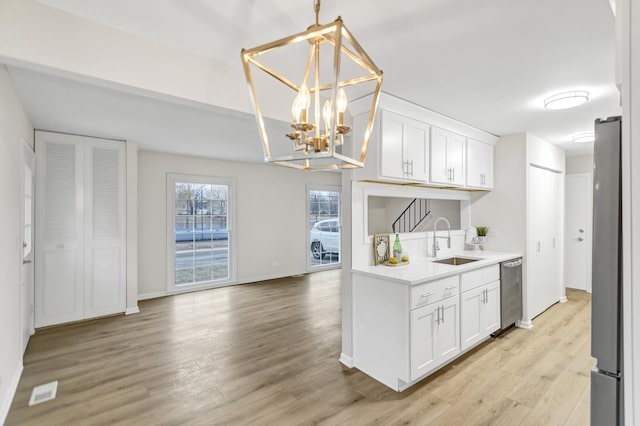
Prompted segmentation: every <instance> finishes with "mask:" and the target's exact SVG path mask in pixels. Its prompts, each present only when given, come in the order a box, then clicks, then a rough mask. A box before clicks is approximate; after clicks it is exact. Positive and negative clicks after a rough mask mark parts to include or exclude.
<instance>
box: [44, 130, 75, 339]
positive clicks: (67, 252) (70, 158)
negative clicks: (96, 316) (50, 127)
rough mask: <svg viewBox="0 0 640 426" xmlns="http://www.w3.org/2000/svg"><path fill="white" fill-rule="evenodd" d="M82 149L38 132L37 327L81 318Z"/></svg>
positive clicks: (55, 135)
mask: <svg viewBox="0 0 640 426" xmlns="http://www.w3.org/2000/svg"><path fill="white" fill-rule="evenodd" d="M81 148H82V145H80V144H79V143H78V142H77V141H76V140H74V139H73V138H70V137H69V136H68V135H63V134H60V133H48V132H36V153H37V155H36V170H37V173H36V179H37V182H36V206H37V211H36V229H35V231H36V245H35V247H36V251H37V252H36V260H37V262H36V268H35V271H36V279H35V325H36V327H44V326H47V325H52V324H60V323H63V322H69V321H77V320H80V319H82V318H83V314H84V308H83V304H84V301H83V296H84V289H83V255H82V253H83V239H84V226H83V223H84V220H83V209H84V207H83V206H84V199H83V191H82V181H83V171H82V167H81V165H82V150H81Z"/></svg>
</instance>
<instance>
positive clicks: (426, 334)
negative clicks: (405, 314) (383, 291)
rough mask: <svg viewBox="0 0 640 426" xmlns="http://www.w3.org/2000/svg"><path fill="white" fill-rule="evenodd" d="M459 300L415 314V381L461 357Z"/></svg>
mask: <svg viewBox="0 0 640 426" xmlns="http://www.w3.org/2000/svg"><path fill="white" fill-rule="evenodd" d="M459 307H460V301H459V299H458V296H457V295H456V296H452V297H449V298H448V299H445V300H442V301H440V302H436V303H432V304H430V305H427V306H423V307H422V308H418V309H414V310H413V311H411V380H415V379H417V378H419V377H420V376H423V375H424V374H426V373H428V372H430V371H431V370H433V369H435V368H436V367H437V366H439V365H442V364H443V363H445V362H446V361H448V360H450V359H452V358H453V357H455V356H456V355H458V354H459V353H460V327H459V319H458V318H459V315H460V314H459Z"/></svg>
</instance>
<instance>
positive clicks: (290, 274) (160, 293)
mask: <svg viewBox="0 0 640 426" xmlns="http://www.w3.org/2000/svg"><path fill="white" fill-rule="evenodd" d="M313 272H316V271H313ZM313 272H311V273H313ZM317 272H320V271H317ZM307 274H308V272H307V271H299V272H287V273H283V274H274V275H262V276H258V277H252V278H246V279H243V280H237V281H234V282H232V283H216V282H214V283H205V285H203V286H202V287H187V288H184V289H178V290H176V291H158V292H154V293H143V294H140V295H138V301H140V300H149V299H157V298H158V297H167V296H175V295H178V294H183V293H191V292H194V291H202V290H212V289H215V288H221V287H230V286H234V285H242V284H255V283H258V282H261V281H269V280H276V279H280V278H288V277H295V276H300V275H307Z"/></svg>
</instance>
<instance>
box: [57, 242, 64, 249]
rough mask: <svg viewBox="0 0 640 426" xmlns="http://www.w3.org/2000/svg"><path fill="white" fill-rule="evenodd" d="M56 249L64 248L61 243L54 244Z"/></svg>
mask: <svg viewBox="0 0 640 426" xmlns="http://www.w3.org/2000/svg"><path fill="white" fill-rule="evenodd" d="M56 248H60V249H61V248H64V244H62V243H58V244H56Z"/></svg>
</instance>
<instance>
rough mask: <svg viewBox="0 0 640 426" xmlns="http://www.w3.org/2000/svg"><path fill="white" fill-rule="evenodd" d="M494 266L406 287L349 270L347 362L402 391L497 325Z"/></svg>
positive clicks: (497, 280) (497, 287)
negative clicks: (350, 347) (350, 322)
mask: <svg viewBox="0 0 640 426" xmlns="http://www.w3.org/2000/svg"><path fill="white" fill-rule="evenodd" d="M499 274H500V266H499V265H498V264H493V265H489V266H484V267H480V268H476V269H472V270H470V271H467V272H463V273H459V274H455V275H450V276H448V277H445V278H440V279H436V280H433V281H428V282H426V283H422V284H417V285H409V284H403V283H400V282H397V281H394V280H392V279H387V278H385V277H382V276H372V275H369V274H365V273H359V272H355V271H354V273H353V275H352V276H353V316H352V318H353V360H352V362H353V366H355V367H356V368H358V369H359V370H360V371H362V372H364V373H366V374H368V375H369V376H371V377H373V378H374V379H376V380H378V381H379V382H381V383H383V384H385V385H387V386H389V387H390V388H392V389H394V390H396V391H403V390H405V389H407V388H408V387H409V386H411V385H412V384H414V383H416V382H417V381H419V380H421V379H422V378H424V377H426V376H427V375H429V374H430V373H432V372H434V371H435V370H437V369H438V368H440V367H442V366H443V365H445V364H446V363H448V362H449V361H451V360H453V359H454V358H456V357H458V356H459V355H460V354H461V353H462V352H464V351H466V350H468V349H469V348H471V347H473V346H475V345H477V344H479V343H480V342H482V341H483V340H485V339H487V338H488V337H489V336H490V335H491V333H492V332H493V331H495V330H497V329H498V328H499V327H500V275H499Z"/></svg>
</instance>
